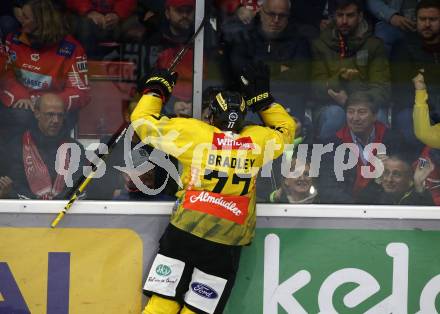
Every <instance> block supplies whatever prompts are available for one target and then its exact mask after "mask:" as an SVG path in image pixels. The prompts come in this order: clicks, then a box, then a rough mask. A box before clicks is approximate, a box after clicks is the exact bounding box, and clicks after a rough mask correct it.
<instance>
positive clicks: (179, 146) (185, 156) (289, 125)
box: [131, 95, 296, 245]
mask: <svg viewBox="0 0 440 314" xmlns="http://www.w3.org/2000/svg"><path fill="white" fill-rule="evenodd" d="M161 109H162V100H161V99H160V98H158V97H155V96H153V95H144V96H142V98H141V100H140V101H139V103H138V105H137V106H136V108H135V110H134V111H133V113H132V115H131V121H132V122H133V126H134V129H135V131H136V133H137V134H138V135H139V137H140V139H141V140H142V141H143V142H144V143H146V144H149V145H152V146H154V147H155V148H157V149H160V150H162V151H164V152H165V153H167V154H170V155H172V156H174V157H176V158H177V159H178V160H179V162H180V163H181V164H182V166H183V170H182V173H181V183H182V185H181V189H180V190H179V191H178V192H177V195H176V196H177V197H178V202H177V205H176V208H175V210H174V211H173V214H172V216H171V223H172V224H173V225H174V226H176V227H177V228H180V229H182V230H184V231H187V232H189V233H191V234H193V235H196V236H198V237H201V238H204V239H207V240H210V241H214V242H217V243H222V244H226V245H246V244H249V243H250V242H251V241H252V238H253V236H254V232H255V223H256V213H255V197H256V189H255V182H256V177H257V173H258V171H259V169H260V168H261V167H262V166H263V165H264V164H265V163H266V162H269V161H271V160H272V159H275V158H277V157H279V156H280V155H281V154H282V152H283V149H284V144H287V143H292V142H293V136H294V134H295V127H296V125H295V122H294V120H293V119H292V117H291V116H290V115H289V114H288V113H287V112H286V111H285V109H284V108H283V107H282V106H281V105H280V104H273V105H272V106H271V107H270V108H268V109H266V110H264V111H261V112H260V115H261V118H262V120H263V122H264V124H265V125H266V126H264V127H263V126H257V125H251V126H246V127H244V128H243V129H242V130H241V131H240V133H239V134H235V133H232V132H222V131H221V130H220V129H218V128H216V127H215V126H213V125H210V124H207V123H205V122H203V121H200V120H197V119H192V118H168V117H166V116H162V115H160V112H161Z"/></svg>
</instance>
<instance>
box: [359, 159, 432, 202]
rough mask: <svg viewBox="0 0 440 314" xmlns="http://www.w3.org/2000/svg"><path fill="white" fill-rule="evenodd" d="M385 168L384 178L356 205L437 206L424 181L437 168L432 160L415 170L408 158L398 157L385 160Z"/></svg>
mask: <svg viewBox="0 0 440 314" xmlns="http://www.w3.org/2000/svg"><path fill="white" fill-rule="evenodd" d="M383 165H384V171H383V174H382V176H381V177H380V178H379V180H377V181H376V182H375V181H372V182H371V183H370V184H369V185H368V186H367V188H365V190H363V191H362V192H361V193H360V195H359V198H358V200H357V203H360V204H372V205H373V204H374V205H379V204H381V205H385V204H390V205H434V203H433V201H432V196H431V194H430V193H429V191H427V189H426V188H425V180H426V178H427V177H428V176H429V174H430V173H431V172H432V171H433V170H434V164H433V163H432V162H431V161H430V160H429V159H427V158H419V160H418V161H417V163H416V166H415V169H414V170H413V169H412V167H411V162H410V161H409V160H407V158H406V157H404V156H403V155H398V154H396V155H391V156H389V157H388V158H386V159H385V160H384V162H383ZM372 195H374V197H372Z"/></svg>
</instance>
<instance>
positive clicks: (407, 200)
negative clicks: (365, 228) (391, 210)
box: [356, 181, 434, 206]
mask: <svg viewBox="0 0 440 314" xmlns="http://www.w3.org/2000/svg"><path fill="white" fill-rule="evenodd" d="M356 203H357V204H368V205H416V206H434V202H433V201H432V196H431V194H430V193H429V191H424V192H423V193H417V191H416V190H414V189H413V188H412V189H410V190H409V191H407V192H406V193H405V194H403V195H393V194H390V193H386V192H385V191H384V190H383V188H382V186H380V185H379V184H377V183H376V182H374V181H372V182H371V183H370V184H369V185H368V186H367V187H366V188H365V189H364V190H362V191H361V192H360V193H359V195H358V198H357V200H356Z"/></svg>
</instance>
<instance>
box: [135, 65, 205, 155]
mask: <svg viewBox="0 0 440 314" xmlns="http://www.w3.org/2000/svg"><path fill="white" fill-rule="evenodd" d="M176 79H177V74H176V73H170V72H168V71H167V70H156V71H154V72H153V73H152V74H151V76H150V77H148V78H147V79H145V82H143V84H142V86H143V96H142V98H141V99H140V101H139V102H138V104H137V106H136V108H135V109H134V111H133V113H132V114H131V121H132V126H133V127H134V129H135V131H136V133H137V134H138V136H139V138H140V139H141V140H142V141H143V142H144V143H147V144H150V145H152V146H154V147H157V148H159V149H160V150H162V151H164V152H166V153H169V154H171V155H173V156H175V155H176V154H177V153H176V149H177V150H178V147H177V146H176V145H178V143H177V144H176V141H175V140H176V138H177V137H178V136H179V137H181V136H182V135H184V134H183V133H185V132H187V131H186V130H187V128H186V127H185V126H186V125H187V124H188V123H190V122H188V121H186V120H188V119H184V118H172V119H170V118H168V117H166V116H163V115H161V110H162V106H163V105H164V104H165V103H166V102H167V101H168V98H169V97H170V95H171V93H172V90H173V87H174V85H175V83H176ZM194 128H197V126H195V127H194Z"/></svg>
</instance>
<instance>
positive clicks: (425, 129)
mask: <svg viewBox="0 0 440 314" xmlns="http://www.w3.org/2000/svg"><path fill="white" fill-rule="evenodd" d="M413 83H414V88H415V90H416V97H415V98H416V99H415V103H414V109H413V122H414V133H415V134H416V137H417V138H418V139H419V140H420V141H421V142H422V143H423V144H425V145H427V146H429V147H432V148H435V149H440V123H437V124H434V125H432V124H431V119H430V117H429V106H428V92H427V89H426V84H425V78H424V77H423V70H420V73H418V74H417V76H416V77H414V78H413Z"/></svg>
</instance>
